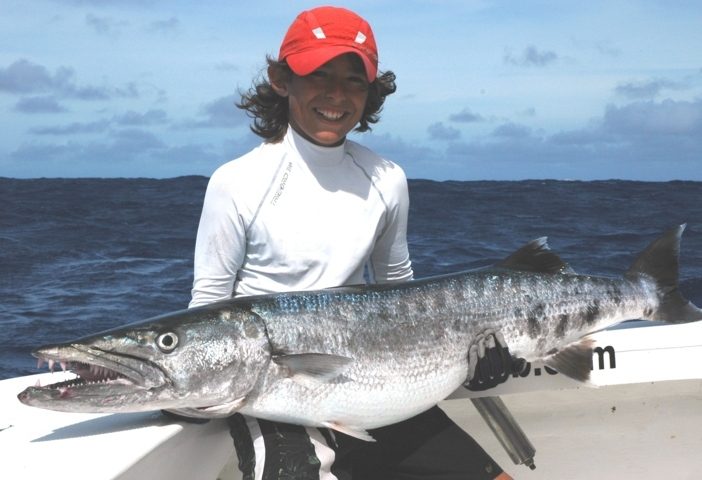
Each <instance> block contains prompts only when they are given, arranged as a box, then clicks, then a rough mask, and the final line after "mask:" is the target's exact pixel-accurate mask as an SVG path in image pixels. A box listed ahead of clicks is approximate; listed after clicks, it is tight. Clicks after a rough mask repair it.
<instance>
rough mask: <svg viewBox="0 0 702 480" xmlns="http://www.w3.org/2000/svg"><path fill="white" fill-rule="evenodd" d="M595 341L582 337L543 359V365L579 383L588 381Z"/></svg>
mask: <svg viewBox="0 0 702 480" xmlns="http://www.w3.org/2000/svg"><path fill="white" fill-rule="evenodd" d="M594 346H595V340H594V339H592V338H591V337H583V338H581V339H580V340H578V341H576V342H573V343H571V344H569V345H567V346H566V347H564V348H562V349H560V350H558V351H557V352H555V353H553V354H551V355H549V356H547V357H546V358H544V364H546V365H548V366H549V367H551V368H553V369H554V370H556V371H557V372H558V373H562V374H563V375H565V376H567V377H570V378H572V379H574V380H577V381H579V382H588V381H589V380H590V371H591V370H592V353H593V349H594V348H595V347H594Z"/></svg>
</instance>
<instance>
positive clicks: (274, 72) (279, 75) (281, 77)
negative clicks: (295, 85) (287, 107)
mask: <svg viewBox="0 0 702 480" xmlns="http://www.w3.org/2000/svg"><path fill="white" fill-rule="evenodd" d="M288 77H289V76H288V75H285V74H284V73H283V72H281V71H280V69H279V68H275V67H273V66H269V67H268V80H269V81H270V83H271V88H273V91H274V92H275V93H277V94H278V95H280V96H281V97H287V96H288V81H289V80H290V79H289V78H288Z"/></svg>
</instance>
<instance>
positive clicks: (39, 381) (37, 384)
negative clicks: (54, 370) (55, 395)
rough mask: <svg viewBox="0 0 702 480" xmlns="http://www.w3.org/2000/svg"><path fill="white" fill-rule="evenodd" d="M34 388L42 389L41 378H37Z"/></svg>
mask: <svg viewBox="0 0 702 480" xmlns="http://www.w3.org/2000/svg"><path fill="white" fill-rule="evenodd" d="M34 386H35V387H39V388H41V380H40V379H39V378H37V383H35V384H34Z"/></svg>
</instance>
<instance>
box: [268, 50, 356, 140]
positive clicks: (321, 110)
mask: <svg viewBox="0 0 702 480" xmlns="http://www.w3.org/2000/svg"><path fill="white" fill-rule="evenodd" d="M271 84H272V86H273V88H274V90H275V91H276V93H277V94H278V95H281V96H283V97H287V98H288V105H289V111H288V117H289V121H290V125H291V126H292V128H294V129H295V131H296V132H298V133H299V134H300V135H302V136H303V137H305V138H306V139H307V140H309V141H311V142H312V143H315V144H317V145H321V146H325V147H331V146H335V145H339V144H340V143H341V142H343V141H344V139H345V138H346V134H348V133H349V132H350V131H351V130H353V128H354V127H355V126H356V125H357V124H358V122H359V121H360V120H361V116H362V115H363V110H364V109H365V107H366V100H367V99H368V80H367V79H366V73H365V70H364V69H363V64H362V63H361V60H360V59H359V58H358V57H357V56H356V55H354V54H350V53H349V54H345V55H341V56H339V57H336V58H334V59H332V60H330V61H329V62H327V63H325V64H324V65H322V66H321V67H319V68H318V69H317V70H315V71H313V72H312V73H310V74H309V75H305V76H299V75H295V74H294V73H293V74H292V75H291V77H290V78H288V79H275V78H271Z"/></svg>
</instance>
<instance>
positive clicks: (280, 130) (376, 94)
mask: <svg viewBox="0 0 702 480" xmlns="http://www.w3.org/2000/svg"><path fill="white" fill-rule="evenodd" d="M266 60H267V62H268V69H269V71H270V70H271V69H272V70H273V71H274V72H276V74H277V75H279V78H290V77H291V76H292V75H293V72H292V70H291V69H290V67H289V66H288V65H287V63H285V62H284V61H282V62H279V61H277V60H274V59H273V58H272V57H270V56H269V57H267V58H266ZM396 89H397V87H396V85H395V74H394V73H393V72H391V71H387V72H379V75H378V77H377V78H376V79H375V80H374V81H373V82H372V83H371V84H370V85H368V100H366V107H365V109H364V110H363V114H362V115H361V120H360V122H359V125H358V127H356V128H355V129H354V130H355V131H357V132H366V131H368V130H370V129H371V127H370V124H372V123H377V122H378V121H379V120H380V111H381V110H382V108H383V103H384V102H385V97H387V96H388V95H390V94H392V93H394V92H395V90H396ZM240 94H241V102H239V103H237V104H236V106H237V107H239V108H241V109H242V110H246V112H247V114H248V116H249V117H251V118H252V119H253V124H252V125H251V127H250V128H251V131H252V132H254V133H255V134H256V135H258V136H259V137H263V139H264V140H265V141H266V143H277V142H279V141H281V140H282V139H283V137H284V136H285V132H286V131H287V128H288V99H287V97H282V96H280V95H278V94H277V93H276V92H275V91H274V90H273V87H272V86H271V83H270V81H269V80H268V79H267V78H263V79H261V80H260V81H259V82H258V83H254V84H253V86H252V87H251V88H250V89H249V90H248V91H247V92H243V93H240Z"/></svg>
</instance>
